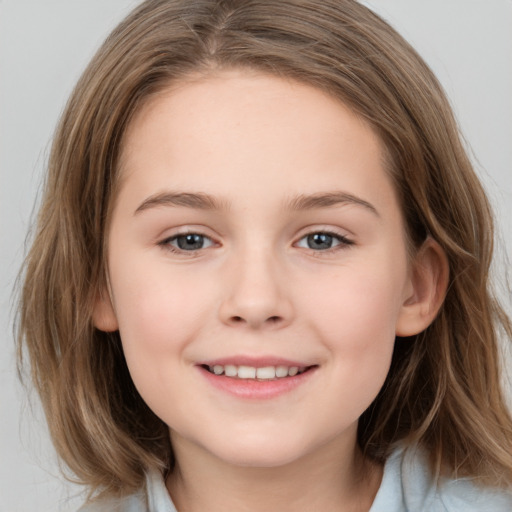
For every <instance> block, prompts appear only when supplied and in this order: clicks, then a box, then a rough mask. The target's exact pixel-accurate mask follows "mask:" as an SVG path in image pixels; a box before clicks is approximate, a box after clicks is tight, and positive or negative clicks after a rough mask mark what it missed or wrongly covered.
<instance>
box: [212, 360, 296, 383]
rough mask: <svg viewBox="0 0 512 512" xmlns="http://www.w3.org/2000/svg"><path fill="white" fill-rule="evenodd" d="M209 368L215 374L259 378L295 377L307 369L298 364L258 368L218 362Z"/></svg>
mask: <svg viewBox="0 0 512 512" xmlns="http://www.w3.org/2000/svg"><path fill="white" fill-rule="evenodd" d="M208 369H209V370H210V372H211V373H214V374H215V375H225V376H226V377H238V378H239V379H258V380H272V379H276V378H277V379H282V378H285V377H293V376H295V375H297V374H299V373H302V372H304V371H305V370H306V367H303V368H299V367H298V366H290V367H288V366H263V367H261V368H256V367H254V366H244V365H241V366H235V365H232V364H227V365H226V366H222V365H220V364H216V365H214V366H209V367H208Z"/></svg>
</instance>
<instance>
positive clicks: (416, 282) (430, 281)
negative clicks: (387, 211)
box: [395, 237, 449, 336]
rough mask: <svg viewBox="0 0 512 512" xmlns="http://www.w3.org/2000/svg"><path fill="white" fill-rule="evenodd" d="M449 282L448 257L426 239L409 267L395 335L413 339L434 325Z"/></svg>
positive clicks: (436, 244) (432, 242)
mask: <svg viewBox="0 0 512 512" xmlns="http://www.w3.org/2000/svg"><path fill="white" fill-rule="evenodd" d="M448 279H449V265H448V258H447V257H446V254H445V252H444V250H443V249H442V248H441V246H440V245H439V244H438V243H437V242H436V241H435V240H433V239H432V238H430V237H429V238H427V240H425V242H424V243H423V245H422V246H421V247H420V249H419V250H418V252H417V253H416V255H415V257H414V260H413V261H412V264H411V269H410V277H409V286H408V287H407V293H406V295H405V297H404V302H403V304H402V307H401V310H400V314H399V316H398V319H397V323H396V330H395V332H396V335H397V336H413V335H415V334H418V333H420V332H421V331H423V330H425V329H426V328H427V327H428V326H429V325H430V324H431V323H432V322H433V320H434V318H435V317H436V315H437V313H438V311H439V309H440V308H441V305H442V304H443V301H444V298H445V295H446V290H447V287H448Z"/></svg>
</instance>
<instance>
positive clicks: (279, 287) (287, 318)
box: [219, 251, 293, 329]
mask: <svg viewBox="0 0 512 512" xmlns="http://www.w3.org/2000/svg"><path fill="white" fill-rule="evenodd" d="M282 270H283V269H282V268H280V265H279V263H278V261H277V258H276V257H275V256H274V255H272V254H264V253H262V251H260V252H259V253H258V254H254V253H253V254H251V255H245V256H243V257H241V258H240V259H239V260H238V261H234V262H233V261H232V262H230V267H229V272H228V273H229V278H228V279H227V282H226V288H225V294H224V298H223V301H222V304H221V306H220V310H219V316H220V319H221V321H222V322H223V323H225V324H228V325H231V326H240V327H246V328H250V329H263V328H264V329H279V328H283V327H285V326H286V325H288V324H289V323H290V322H291V320H292V317H293V307H292V303H291V300H290V297H289V295H290V293H289V292H290V286H289V283H287V281H286V277H285V274H284V272H283V271H282ZM287 284H288V285H287Z"/></svg>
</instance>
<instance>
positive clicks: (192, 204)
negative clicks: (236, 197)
mask: <svg viewBox="0 0 512 512" xmlns="http://www.w3.org/2000/svg"><path fill="white" fill-rule="evenodd" d="M158 206H182V207H185V208H194V209H196V210H226V209H228V208H229V205H228V203H227V202H226V201H219V200H218V199H216V198H215V197H213V196H211V195H209V194H204V193H202V192H197V193H192V192H160V193H157V194H154V195H152V196H149V197H148V198H147V199H145V200H144V201H143V202H142V203H141V204H140V206H139V207H138V208H137V209H136V210H135V214H137V213H140V212H143V211H144V210H149V209H150V208H155V207H158Z"/></svg>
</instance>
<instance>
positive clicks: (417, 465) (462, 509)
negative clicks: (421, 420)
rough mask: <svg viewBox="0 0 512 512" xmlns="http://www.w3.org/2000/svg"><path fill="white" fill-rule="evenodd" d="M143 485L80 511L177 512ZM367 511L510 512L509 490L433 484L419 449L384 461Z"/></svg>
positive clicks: (150, 482) (157, 489)
mask: <svg viewBox="0 0 512 512" xmlns="http://www.w3.org/2000/svg"><path fill="white" fill-rule="evenodd" d="M146 484H147V496H146V495H145V494H143V493H139V494H134V495H132V496H128V497H127V498H124V499H121V500H115V501H109V502H102V503H95V504H90V505H88V506H85V507H83V508H82V509H80V511H79V512H177V511H176V508H175V506H174V505H173V503H172V501H171V498H170V496H169V493H168V492H167V489H166V487H165V484H164V481H163V478H162V476H161V475H160V474H159V473H156V472H153V473H148V474H147V477H146ZM370 512H512V491H511V492H505V491H502V490H496V489H490V488H483V487H479V486H477V485H475V484H473V483H472V482H471V480H470V479H460V480H450V479H446V478H441V479H439V481H438V482H437V483H436V481H435V479H434V477H433V476H432V475H431V473H430V471H429V468H428V465H427V462H426V459H425V457H424V455H423V454H422V453H421V452H420V451H419V450H415V449H414V448H409V449H407V450H403V449H400V450H396V451H395V452H394V453H393V454H392V455H391V456H390V457H389V459H388V460H387V461H386V464H385V466H384V474H383V477H382V483H381V486H380V488H379V491H378V492H377V496H376V497H375V500H374V502H373V505H372V507H371V509H370Z"/></svg>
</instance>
